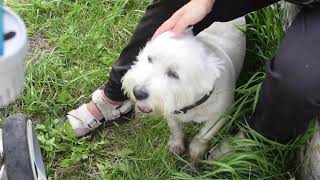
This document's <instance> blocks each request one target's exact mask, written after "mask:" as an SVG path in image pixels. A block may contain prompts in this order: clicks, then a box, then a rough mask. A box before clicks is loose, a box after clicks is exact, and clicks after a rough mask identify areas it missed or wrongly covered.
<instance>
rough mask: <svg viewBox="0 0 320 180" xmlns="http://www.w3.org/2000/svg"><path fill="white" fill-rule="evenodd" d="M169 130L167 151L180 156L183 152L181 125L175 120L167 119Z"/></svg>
mask: <svg viewBox="0 0 320 180" xmlns="http://www.w3.org/2000/svg"><path fill="white" fill-rule="evenodd" d="M167 121H168V125H169V129H170V137H169V142H168V145H169V150H170V152H171V153H173V154H177V155H181V154H183V153H184V152H185V150H186V149H185V146H184V133H183V123H182V122H180V121H179V120H177V119H171V118H168V119H167Z"/></svg>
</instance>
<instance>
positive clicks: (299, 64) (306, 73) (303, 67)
mask: <svg viewBox="0 0 320 180" xmlns="http://www.w3.org/2000/svg"><path fill="white" fill-rule="evenodd" d="M277 61H279V62H277ZM303 61H304V59H299V58H297V57H293V56H292V55H290V56H287V57H286V56H282V57H281V60H280V59H276V60H275V61H274V62H273V64H272V66H273V67H272V69H271V71H270V74H271V75H273V76H276V79H277V81H278V84H279V86H278V88H279V91H282V93H283V95H284V96H286V95H287V96H290V97H291V98H293V99H296V100H302V101H305V100H307V99H310V98H313V99H319V100H320V93H319V92H320V83H318V81H319V78H320V71H319V70H318V68H316V65H314V64H313V63H310V62H309V63H308V62H307V61H305V62H303Z"/></svg>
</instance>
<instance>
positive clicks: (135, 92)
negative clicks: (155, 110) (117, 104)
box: [133, 86, 149, 100]
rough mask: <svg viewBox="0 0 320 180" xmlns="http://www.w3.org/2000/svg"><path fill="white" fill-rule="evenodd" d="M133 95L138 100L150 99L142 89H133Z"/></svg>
mask: <svg viewBox="0 0 320 180" xmlns="http://www.w3.org/2000/svg"><path fill="white" fill-rule="evenodd" d="M133 95H134V97H135V98H136V99H137V100H144V99H147V98H148V97H149V94H148V92H147V91H146V90H145V89H144V88H142V87H137V86H136V87H134V88H133Z"/></svg>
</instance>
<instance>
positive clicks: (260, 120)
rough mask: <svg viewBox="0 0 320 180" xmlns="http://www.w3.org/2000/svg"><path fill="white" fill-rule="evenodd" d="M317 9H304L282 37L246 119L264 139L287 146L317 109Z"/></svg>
mask: <svg viewBox="0 0 320 180" xmlns="http://www.w3.org/2000/svg"><path fill="white" fill-rule="evenodd" d="M319 33H320V8H314V9H309V8H304V9H302V11H301V12H300V14H299V15H298V16H297V18H296V19H295V20H294V22H293V24H292V26H291V27H290V28H289V30H288V32H287V34H286V35H285V37H284V39H283V42H282V44H281V46H280V48H279V50H278V52H277V55H276V56H275V58H274V59H273V60H271V61H269V62H268V63H267V69H268V73H267V77H266V79H265V80H264V82H263V84H262V88H261V94H260V98H259V101H258V105H257V108H256V111H255V112H254V114H253V116H252V117H251V118H250V119H249V120H247V122H248V124H249V126H250V127H251V128H252V129H254V130H256V131H257V132H259V133H261V134H262V135H263V136H265V137H267V138H269V139H272V140H275V141H278V142H280V143H288V142H289V141H291V140H293V139H294V138H296V137H297V136H298V135H300V134H301V133H302V132H304V131H305V130H306V128H307V126H308V124H309V122H310V120H311V119H312V118H314V117H316V115H317V114H318V113H319V110H320V81H319V79H320V51H319V47H320V36H319Z"/></svg>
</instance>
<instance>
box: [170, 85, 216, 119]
mask: <svg viewBox="0 0 320 180" xmlns="http://www.w3.org/2000/svg"><path fill="white" fill-rule="evenodd" d="M213 91H214V88H212V90H211V91H210V92H209V94H206V95H204V96H203V97H202V98H201V99H200V100H198V101H196V102H195V103H193V104H191V105H189V106H186V107H184V108H182V109H178V110H175V111H173V112H172V114H185V113H187V112H188V111H189V110H190V109H193V108H195V107H197V106H199V105H201V104H202V103H204V102H206V101H207V100H208V99H209V97H210V96H211V94H212V93H213Z"/></svg>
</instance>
